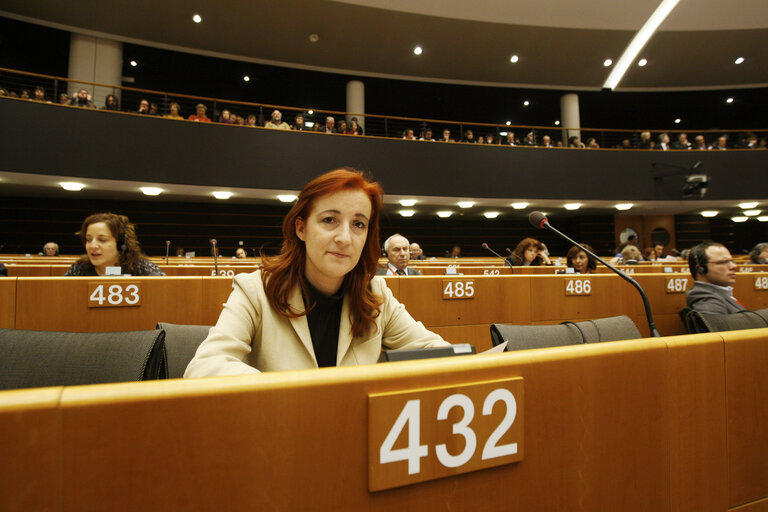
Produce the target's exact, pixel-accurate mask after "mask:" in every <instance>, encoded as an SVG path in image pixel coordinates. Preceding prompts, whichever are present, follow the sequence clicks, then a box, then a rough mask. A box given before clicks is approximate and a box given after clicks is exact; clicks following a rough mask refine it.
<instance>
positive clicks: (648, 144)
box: [637, 132, 653, 149]
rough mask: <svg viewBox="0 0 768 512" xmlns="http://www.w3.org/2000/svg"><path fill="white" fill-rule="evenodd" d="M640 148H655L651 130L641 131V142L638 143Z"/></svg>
mask: <svg viewBox="0 0 768 512" xmlns="http://www.w3.org/2000/svg"><path fill="white" fill-rule="evenodd" d="M637 148H638V149H653V141H651V132H641V133H640V142H639V143H638V145H637Z"/></svg>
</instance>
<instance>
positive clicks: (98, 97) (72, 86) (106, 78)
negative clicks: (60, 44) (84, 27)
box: [67, 32, 123, 108]
mask: <svg viewBox="0 0 768 512" xmlns="http://www.w3.org/2000/svg"><path fill="white" fill-rule="evenodd" d="M122 76H123V43H120V42H117V41H111V40H109V39H101V38H96V37H92V36H85V35H82V34H75V33H74V32H73V33H72V34H71V36H70V42H69V78H71V79H72V80H82V81H84V82H97V83H100V84H106V85H110V86H119V85H120V84H121V83H122ZM80 89H88V91H89V92H90V93H91V95H92V97H93V103H94V105H96V106H97V107H102V106H103V105H104V99H105V98H106V96H107V94H114V95H115V96H117V97H118V98H120V89H114V88H113V87H94V86H93V85H87V84H80V83H77V82H69V84H68V86H67V91H68V94H69V95H70V96H72V94H73V93H75V92H77V91H78V90H80ZM120 106H121V108H122V107H123V104H122V102H121V103H120Z"/></svg>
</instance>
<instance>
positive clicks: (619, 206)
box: [616, 203, 634, 211]
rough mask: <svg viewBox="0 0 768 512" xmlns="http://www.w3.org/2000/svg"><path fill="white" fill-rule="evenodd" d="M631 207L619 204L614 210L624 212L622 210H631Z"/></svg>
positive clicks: (627, 204)
mask: <svg viewBox="0 0 768 512" xmlns="http://www.w3.org/2000/svg"><path fill="white" fill-rule="evenodd" d="M632 206H634V205H633V204H632V203H619V204H617V205H616V209H617V210H621V211H624V210H629V209H630V208H632Z"/></svg>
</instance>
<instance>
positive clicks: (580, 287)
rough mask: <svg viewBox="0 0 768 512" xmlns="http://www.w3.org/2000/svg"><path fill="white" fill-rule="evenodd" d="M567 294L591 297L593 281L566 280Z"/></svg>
mask: <svg viewBox="0 0 768 512" xmlns="http://www.w3.org/2000/svg"><path fill="white" fill-rule="evenodd" d="M565 294H566V295H591V294H592V281H590V280H589V279H566V280H565Z"/></svg>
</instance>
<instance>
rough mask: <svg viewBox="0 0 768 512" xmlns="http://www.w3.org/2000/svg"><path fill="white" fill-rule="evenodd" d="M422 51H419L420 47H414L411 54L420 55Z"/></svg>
mask: <svg viewBox="0 0 768 512" xmlns="http://www.w3.org/2000/svg"><path fill="white" fill-rule="evenodd" d="M423 51H424V50H422V49H421V46H415V47H414V48H413V54H414V55H421V52H423Z"/></svg>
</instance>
